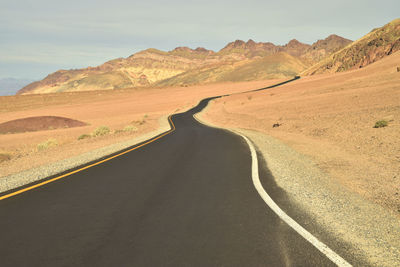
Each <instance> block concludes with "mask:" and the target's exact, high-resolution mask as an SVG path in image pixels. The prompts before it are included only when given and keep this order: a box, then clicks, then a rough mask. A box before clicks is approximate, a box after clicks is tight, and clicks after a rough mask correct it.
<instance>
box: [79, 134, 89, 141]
mask: <svg viewBox="0 0 400 267" xmlns="http://www.w3.org/2000/svg"><path fill="white" fill-rule="evenodd" d="M90 137H91V136H90V134H81V135H80V136H79V137H78V140H83V139H87V138H90Z"/></svg>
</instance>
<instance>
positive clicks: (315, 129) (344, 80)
mask: <svg viewBox="0 0 400 267" xmlns="http://www.w3.org/2000/svg"><path fill="white" fill-rule="evenodd" d="M398 66H400V53H399V52H397V53H396V54H394V55H392V56H390V57H387V58H385V59H383V60H381V61H379V62H376V63H374V64H371V65H369V66H368V67H366V68H362V69H359V70H354V71H349V72H345V73H340V74H334V75H317V76H311V77H304V78H302V79H300V80H298V81H295V82H293V83H290V84H287V85H284V86H281V87H277V88H273V89H270V90H268V91H261V92H256V93H247V94H238V95H234V96H230V97H224V98H221V99H217V100H215V101H213V102H212V103H211V104H210V107H209V108H208V109H207V112H206V114H205V115H204V118H206V119H207V120H209V121H210V122H212V123H214V124H216V125H221V126H224V127H230V128H244V129H251V130H256V131H259V132H262V133H266V134H268V135H270V136H273V137H276V138H278V139H279V140H281V141H283V142H284V143H286V144H288V145H289V146H291V147H293V148H294V149H295V150H297V151H299V152H301V153H303V154H305V155H309V156H311V157H312V158H313V159H314V160H315V162H316V163H317V164H318V166H319V167H320V168H321V169H322V170H324V171H326V172H327V173H328V174H329V175H330V177H332V179H335V180H336V181H337V182H339V183H341V184H342V185H344V186H345V187H347V188H349V189H351V190H352V191H353V192H356V193H358V194H360V195H361V196H363V197H364V198H366V199H368V200H370V201H372V202H375V203H378V204H379V205H382V206H384V207H386V208H387V209H389V210H391V211H392V212H393V213H394V214H397V215H399V214H400V72H398V71H397V67H398ZM382 119H384V120H386V121H388V122H389V125H388V126H387V127H383V128H373V126H374V125H375V123H376V122H377V121H379V120H382ZM274 124H279V125H280V126H279V127H273V125H274Z"/></svg>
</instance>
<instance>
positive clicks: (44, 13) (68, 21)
mask: <svg viewBox="0 0 400 267" xmlns="http://www.w3.org/2000/svg"><path fill="white" fill-rule="evenodd" d="M399 10H400V1H399V0H380V1H376V0H351V1H349V0H334V1H325V0H309V1H307V0H303V1H297V0H295V1H294V0H279V1H277V0H274V1H271V0H246V1H243V0H240V1H237V0H229V1H226V0H220V1H217V0H201V1H193V0H168V1H161V0H140V1H138V0H79V1H77V0H68V1H65V0H63V1H60V0H0V79H1V78H6V77H13V78H27V79H32V80H40V79H42V78H44V77H45V76H47V74H49V73H52V72H54V71H57V70H59V69H73V68H84V67H88V66H97V65H100V64H102V63H104V62H106V61H108V60H111V59H114V58H118V57H128V56H130V55H132V54H134V53H136V52H138V51H140V50H143V49H146V48H150V47H152V48H157V49H160V50H166V51H168V50H172V49H174V48H175V47H177V46H189V47H191V48H196V47H205V48H207V49H212V50H214V51H218V50H220V49H221V48H223V47H224V46H225V45H226V44H227V43H228V42H231V41H234V40H236V39H241V40H245V41H247V40H248V39H253V40H254V41H257V42H273V43H275V44H281V45H282V44H286V43H287V42H288V41H289V40H291V39H294V38H295V39H297V40H299V41H301V42H304V43H309V44H311V43H313V42H315V41H317V40H318V39H324V38H326V37H327V36H329V35H330V34H337V35H340V36H343V37H345V38H348V39H352V40H356V39H358V38H360V37H362V36H363V35H365V34H367V33H368V32H370V31H371V30H372V29H374V28H377V27H381V26H383V25H384V24H386V23H388V22H390V21H391V20H393V19H395V18H398V17H400V16H399V15H400V13H399Z"/></svg>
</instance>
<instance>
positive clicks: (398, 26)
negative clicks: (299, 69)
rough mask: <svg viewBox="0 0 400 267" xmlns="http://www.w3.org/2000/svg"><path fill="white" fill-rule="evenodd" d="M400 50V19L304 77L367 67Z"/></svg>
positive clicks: (354, 43)
mask: <svg viewBox="0 0 400 267" xmlns="http://www.w3.org/2000/svg"><path fill="white" fill-rule="evenodd" d="M398 50H400V19H396V20H393V21H392V22H390V23H388V24H386V25H385V26H383V27H381V28H377V29H374V30H372V31H371V32H370V33H368V34H367V35H365V36H364V37H362V38H361V39H359V40H357V41H355V42H353V43H351V44H349V45H347V46H346V47H344V48H342V49H340V50H339V51H337V52H335V53H333V54H332V55H330V56H329V57H327V58H325V59H324V60H322V61H320V62H319V63H317V64H316V65H314V66H312V67H310V68H309V69H307V70H306V71H304V72H303V75H313V74H319V73H333V72H341V71H346V70H350V69H357V68H362V67H365V66H367V65H369V64H371V63H374V62H375V61H378V60H380V59H382V58H384V57H386V56H388V55H391V54H393V53H394V52H396V51H398Z"/></svg>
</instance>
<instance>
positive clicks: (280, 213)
mask: <svg viewBox="0 0 400 267" xmlns="http://www.w3.org/2000/svg"><path fill="white" fill-rule="evenodd" d="M236 134H238V135H240V136H241V137H243V138H244V140H246V142H247V144H248V145H249V148H250V152H251V158H252V163H251V169H252V177H253V183H254V186H255V188H256V189H257V191H258V193H259V194H260V196H261V198H262V199H263V200H264V202H265V203H266V204H267V205H268V206H269V207H270V208H271V209H272V210H273V211H274V212H275V213H276V214H277V215H278V216H279V217H280V218H281V219H282V220H283V221H285V222H286V223H287V224H288V225H289V226H290V227H292V228H293V229H294V230H295V231H296V232H298V233H299V234H300V235H301V236H302V237H304V238H305V239H306V240H307V241H308V242H310V243H311V244H312V245H313V246H314V247H316V248H317V249H318V250H319V251H321V252H322V253H323V254H325V256H326V257H328V258H329V259H330V260H331V261H332V262H333V263H335V264H336V265H337V266H352V265H351V264H350V263H348V262H347V261H346V260H345V259H343V258H342V257H340V256H339V255H338V254H336V253H335V252H334V251H333V250H332V249H330V248H329V247H328V246H327V245H325V244H324V243H322V242H321V241H319V240H318V239H317V238H316V237H315V236H313V235H312V234H311V233H310V232H308V231H307V230H306V229H304V228H303V227H302V226H301V225H300V224H298V223H297V222H296V221H295V220H293V219H292V218H291V217H289V215H287V214H286V213H285V212H284V211H283V210H282V209H281V208H279V206H278V205H277V204H276V203H275V201H273V200H272V198H271V197H270V196H269V195H268V194H267V192H266V191H265V190H264V188H263V186H262V184H261V181H260V177H259V176H258V160H257V153H256V149H255V148H254V145H253V144H252V143H251V142H250V140H249V139H248V138H247V137H246V136H244V135H242V134H240V133H237V132H236Z"/></svg>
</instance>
